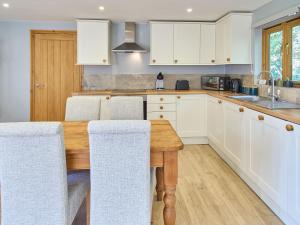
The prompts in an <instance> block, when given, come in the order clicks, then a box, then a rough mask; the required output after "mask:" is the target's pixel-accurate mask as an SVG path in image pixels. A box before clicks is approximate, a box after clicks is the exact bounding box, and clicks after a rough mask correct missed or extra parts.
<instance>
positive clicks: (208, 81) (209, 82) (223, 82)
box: [201, 76, 230, 91]
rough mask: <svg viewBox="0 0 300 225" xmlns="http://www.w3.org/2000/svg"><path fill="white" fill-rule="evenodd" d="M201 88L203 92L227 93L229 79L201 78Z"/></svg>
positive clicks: (216, 77)
mask: <svg viewBox="0 0 300 225" xmlns="http://www.w3.org/2000/svg"><path fill="white" fill-rule="evenodd" d="M201 87H202V89H204V90H214V91H228V90H229V89H230V78H229V77H224V76H202V77H201Z"/></svg>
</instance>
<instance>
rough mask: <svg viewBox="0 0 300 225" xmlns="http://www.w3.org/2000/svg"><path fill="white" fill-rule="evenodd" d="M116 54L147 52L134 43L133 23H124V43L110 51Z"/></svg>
mask: <svg viewBox="0 0 300 225" xmlns="http://www.w3.org/2000/svg"><path fill="white" fill-rule="evenodd" d="M112 51H113V52H116V53H133V52H143V53H145V52H147V51H146V49H144V48H142V47H141V46H139V45H138V44H137V43H135V23H133V22H125V40H124V43H123V44H121V45H119V46H118V47H116V48H114V49H113V50H112Z"/></svg>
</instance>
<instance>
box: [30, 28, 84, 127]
mask: <svg viewBox="0 0 300 225" xmlns="http://www.w3.org/2000/svg"><path fill="white" fill-rule="evenodd" d="M36 34H75V35H77V31H73V30H30V121H33V119H34V107H35V105H34V104H35V102H34V94H35V93H34V80H35V74H34V66H35V61H34V57H35V55H34V52H35V42H34V35H36ZM79 73H80V83H81V85H80V90H82V76H83V66H80V68H79Z"/></svg>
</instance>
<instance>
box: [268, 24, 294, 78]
mask: <svg viewBox="0 0 300 225" xmlns="http://www.w3.org/2000/svg"><path fill="white" fill-rule="evenodd" d="M263 70H264V71H270V73H271V74H272V75H273V76H274V78H275V79H276V80H278V79H281V80H287V79H289V80H292V81H295V82H299V84H300V19H296V20H293V21H290V22H287V23H282V24H280V25H278V26H275V27H272V28H268V29H266V30H264V32H263Z"/></svg>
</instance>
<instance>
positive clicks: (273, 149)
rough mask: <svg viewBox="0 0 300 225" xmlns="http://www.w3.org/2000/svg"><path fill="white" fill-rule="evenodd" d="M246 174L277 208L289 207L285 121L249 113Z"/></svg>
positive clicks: (252, 112)
mask: <svg viewBox="0 0 300 225" xmlns="http://www.w3.org/2000/svg"><path fill="white" fill-rule="evenodd" d="M246 115H247V118H246V122H247V123H248V125H247V129H246V131H247V134H246V138H247V139H248V141H247V145H246V148H247V150H246V151H247V159H248V160H247V172H248V175H249V177H251V179H252V180H253V181H254V182H255V183H256V184H257V186H258V187H259V188H260V189H261V190H263V192H264V194H263V196H268V198H269V199H271V200H272V201H273V202H275V203H276V204H277V206H279V207H281V208H282V209H285V208H286V188H287V174H286V171H287V154H288V153H287V151H286V147H285V140H284V132H285V130H284V127H285V122H284V121H283V120H279V119H276V118H274V117H271V116H267V115H264V114H261V113H258V112H255V111H252V110H249V111H247V113H246Z"/></svg>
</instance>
